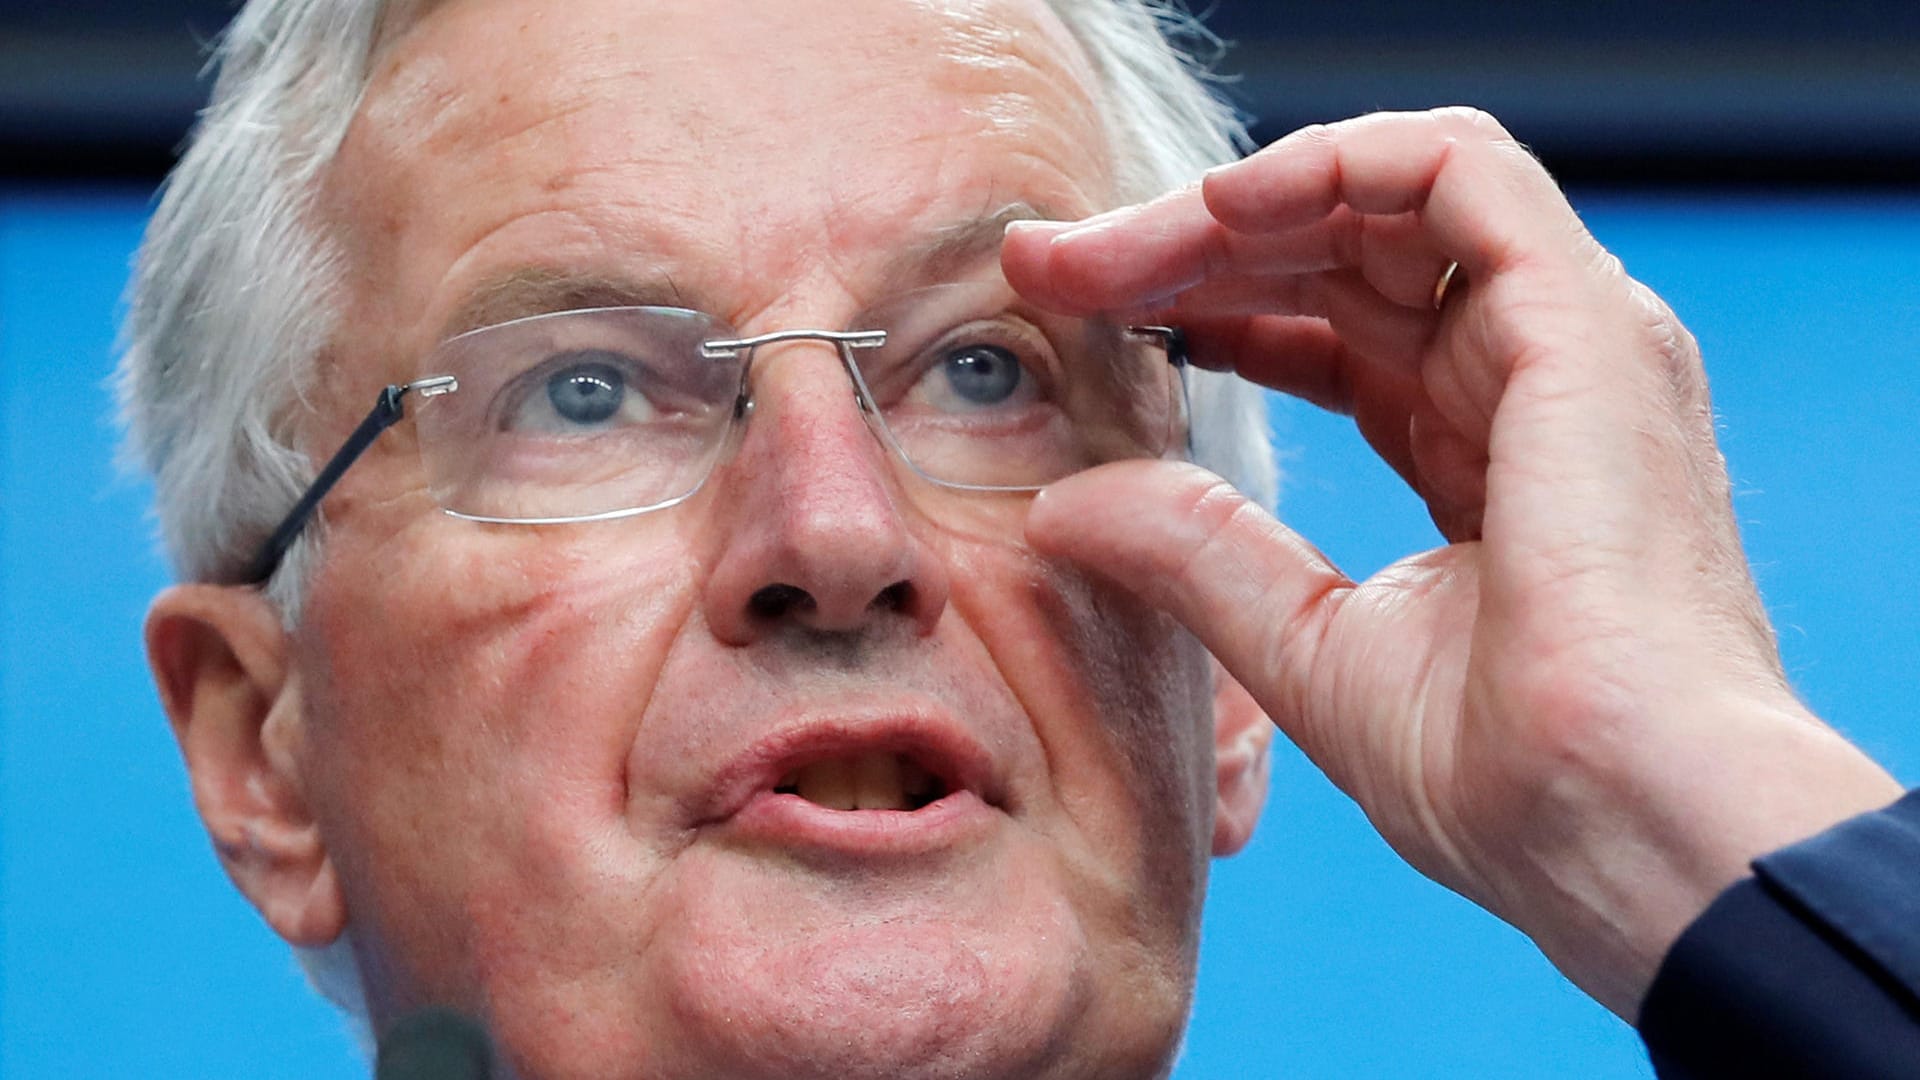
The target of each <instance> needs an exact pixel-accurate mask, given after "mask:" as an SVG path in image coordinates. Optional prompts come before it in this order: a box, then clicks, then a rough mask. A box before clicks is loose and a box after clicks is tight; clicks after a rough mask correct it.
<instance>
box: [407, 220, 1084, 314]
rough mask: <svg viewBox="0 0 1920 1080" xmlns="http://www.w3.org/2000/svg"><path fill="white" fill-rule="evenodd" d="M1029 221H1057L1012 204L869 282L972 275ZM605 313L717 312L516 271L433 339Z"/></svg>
mask: <svg viewBox="0 0 1920 1080" xmlns="http://www.w3.org/2000/svg"><path fill="white" fill-rule="evenodd" d="M1035 220H1041V221H1052V220H1057V218H1056V216H1055V215H1053V214H1051V213H1049V212H1047V211H1046V210H1045V209H1044V208H1041V207H1036V206H1034V205H1033V204H1031V203H1025V202H1015V203H1009V204H1007V205H1006V206H1003V207H1001V208H1000V209H998V210H996V211H994V212H993V213H991V214H987V215H986V216H984V217H978V218H974V219H971V220H969V221H963V222H960V223H958V224H955V225H948V226H945V227H943V228H940V229H937V230H935V231H934V232H933V233H932V234H931V235H930V236H929V237H928V238H926V239H924V240H921V241H919V242H917V243H914V244H912V245H909V246H908V247H907V248H906V249H905V250H903V251H901V252H900V253H899V254H897V255H895V256H894V257H893V258H891V259H889V260H888V261H887V263H886V265H885V267H884V269H883V270H882V272H881V275H880V276H879V277H878V278H877V279H876V280H879V281H883V282H887V283H889V285H890V286H893V287H892V288H890V290H889V291H904V290H905V289H907V288H912V287H913V286H915V285H922V284H930V283H937V282H946V281H955V280H958V279H959V278H960V276H961V275H962V274H964V273H968V272H971V271H975V270H978V269H979V268H980V264H981V263H983V262H986V261H987V260H988V259H989V258H991V257H994V256H997V255H998V254H999V251H1000V242H1001V240H1002V239H1003V238H1004V237H1005V236H1006V231H1007V224H1008V223H1009V222H1014V221H1035ZM903 283H904V284H903ZM610 307H678V308H692V309H693V310H695V311H704V312H707V313H709V314H713V313H715V312H716V310H717V309H715V308H712V307H708V306H704V305H703V304H702V303H700V301H699V299H698V298H697V297H692V296H689V295H688V294H687V293H685V292H682V291H681V289H680V287H679V286H677V285H675V284H674V282H673V280H672V279H671V278H668V277H665V276H662V277H660V278H657V279H652V280H635V279H628V278H623V277H620V276H618V275H610V274H600V273H593V272H573V271H566V270H555V269H549V268H546V267H522V268H520V269H517V270H512V271H509V272H508V273H506V274H503V275H501V276H499V277H497V278H492V279H489V280H487V281H483V282H481V283H480V284H479V285H478V286H476V287H475V288H474V289H473V290H472V292H471V293H469V294H468V297H467V299H466V300H465V301H464V302H463V303H462V304H461V305H460V306H459V307H458V308H457V309H455V311H454V313H453V315H452V316H451V317H450V318H449V319H448V320H447V323H446V325H445V326H444V327H442V328H441V334H440V338H441V340H443V341H444V340H446V339H447V338H452V337H457V336H459V335H461V334H464V333H466V332H468V331H470V330H478V329H480V328H481V327H486V326H498V325H499V324H501V323H507V322H512V321H514V320H515V319H525V318H531V317H532V316H535V315H550V314H553V313H554V312H558V311H580V310H585V309H589V308H610Z"/></svg>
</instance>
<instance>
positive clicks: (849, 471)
mask: <svg viewBox="0 0 1920 1080" xmlns="http://www.w3.org/2000/svg"><path fill="white" fill-rule="evenodd" d="M753 375H754V380H753V381H754V391H753V393H754V408H753V412H752V413H751V415H750V416H749V418H748V422H747V427H746V432H745V434H744V437H743V438H742V440H741V443H740V446H739V449H738V452H737V453H736V454H735V455H734V457H733V460H732V461H731V462H729V463H728V464H727V466H726V467H725V469H724V470H723V472H724V475H722V476H717V477H715V479H716V480H719V481H720V482H721V483H722V484H723V485H724V487H725V491H724V493H722V494H721V495H720V498H721V499H722V500H723V505H725V506H726V507H727V508H728V510H727V511H726V513H725V514H724V521H723V522H722V528H723V529H724V535H723V537H722V539H721V541H720V543H721V549H720V554H719V557H718V559H717V560H716V561H715V563H714V565H713V571H712V573H711V574H710V575H709V577H708V580H707V583H706V586H705V594H704V597H703V607H704V612H703V613H704V615H705V616H706V619H707V622H708V625H709V626H710V627H712V629H713V632H714V634H715V636H716V637H718V638H719V639H720V640H722V641H724V642H726V643H728V644H734V645H746V644H750V643H752V642H755V641H758V640H761V639H763V638H766V637H767V636H769V635H774V634H779V633H782V632H791V631H793V630H796V629H799V630H804V631H810V632H814V633H832V634H845V635H853V634H861V633H868V632H875V631H881V630H885V629H888V628H899V629H901V630H908V631H911V632H912V633H915V634H920V635H924V634H927V633H930V632H931V631H932V629H933V627H934V625H935V624H936V623H937V622H938V621H939V619H940V615H941V612H943V611H944V610H945V608H946V603H947V574H946V568H945V566H944V565H943V563H942V560H941V559H940V558H939V556H938V555H937V553H936V552H935V551H934V549H933V548H932V547H930V546H929V544H928V543H927V540H926V539H925V538H924V537H923V536H922V535H921V532H920V531H918V528H917V527H918V526H919V524H920V523H919V522H918V521H917V520H915V519H912V518H910V517H909V515H908V514H906V513H904V512H903V507H902V506H901V504H900V501H899V496H900V492H899V490H898V488H897V486H896V483H895V481H894V477H895V476H896V475H897V474H896V473H895V471H894V468H893V464H892V462H891V460H890V455H889V452H888V451H887V449H886V448H885V447H884V446H882V445H881V443H880V442H879V440H878V439H876V438H875V436H874V432H873V431H872V429H871V428H869V426H868V425H867V423H866V421H865V419H864V418H863V416H862V414H861V411H860V406H859V403H858V401H857V400H856V398H855V396H854V388H853V384H852V382H851V380H850V379H849V377H848V375H847V372H846V370H845V367H844V366H843V365H842V363H841V360H840V356H839V353H838V351H837V350H836V349H835V348H833V347H832V346H830V345H827V344H825V343H822V342H817V341H809V342H795V343H789V344H784V345H780V346H775V347H764V346H763V347H762V349H761V350H760V352H759V353H758V354H757V355H756V356H755V357H754V361H753Z"/></svg>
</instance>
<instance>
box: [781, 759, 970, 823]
mask: <svg viewBox="0 0 1920 1080" xmlns="http://www.w3.org/2000/svg"><path fill="white" fill-rule="evenodd" d="M940 788H941V784H940V781H939V779H938V778H937V777H935V776H934V775H933V774H932V773H930V772H928V771H927V770H925V769H923V768H921V767H920V766H918V765H916V764H914V763H913V762H911V761H909V760H907V759H906V758H904V757H901V756H900V755H898V754H889V753H871V754H861V755H859V756H857V757H851V758H834V759H832V760H829V761H816V762H814V763H813V764H811V765H803V766H801V767H800V768H798V769H795V770H793V771H792V772H790V773H788V774H787V775H785V776H783V777H781V778H780V783H779V785H778V786H777V787H775V788H774V790H775V791H777V792H781V793H783V794H793V795H798V796H800V797H801V798H803V799H805V800H807V801H808V802H810V803H818V804H819V805H821V806H824V807H826V808H828V809H829V810H918V809H919V808H921V807H922V806H925V805H927V804H928V803H929V802H932V801H933V800H934V799H936V798H939V797H940V795H941V794H942V792H941V790H940Z"/></svg>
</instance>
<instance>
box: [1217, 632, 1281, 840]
mask: <svg viewBox="0 0 1920 1080" xmlns="http://www.w3.org/2000/svg"><path fill="white" fill-rule="evenodd" d="M1213 736H1214V746H1213V762H1214V778H1215V786H1214V790H1215V792H1216V802H1215V804H1214V812H1213V853H1214V854H1215V855H1232V854H1234V853H1235V852H1237V851H1239V850H1240V849H1241V848H1243V847H1245V846H1246V845H1247V841H1248V840H1250V839H1252V838H1253V827H1254V824H1255V823H1256V822H1258V821H1259V819H1260V810H1261V808H1262V807H1263V806H1265V805H1266V801H1267V772H1268V762H1269V761H1270V760H1271V754H1270V753H1269V751H1270V750H1271V748H1272V744H1273V722H1272V721H1270V720H1268V719H1267V714H1266V713H1265V712H1264V711H1262V710H1261V708H1260V706H1259V705H1258V704H1257V703H1256V702H1255V701H1254V700H1253V695H1252V694H1249V693H1247V691H1246V688H1245V687H1243V686H1241V685H1240V682H1239V680H1237V679H1235V678H1234V677H1233V676H1231V675H1229V674H1227V672H1226V669H1225V668H1222V667H1221V666H1220V663H1219V661H1217V660H1216V661H1214V664H1213Z"/></svg>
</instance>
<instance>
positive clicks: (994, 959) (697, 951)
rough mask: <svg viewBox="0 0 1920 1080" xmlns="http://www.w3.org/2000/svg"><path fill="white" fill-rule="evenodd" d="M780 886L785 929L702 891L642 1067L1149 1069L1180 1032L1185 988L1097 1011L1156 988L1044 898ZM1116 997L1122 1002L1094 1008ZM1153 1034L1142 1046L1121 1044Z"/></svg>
mask: <svg viewBox="0 0 1920 1080" xmlns="http://www.w3.org/2000/svg"><path fill="white" fill-rule="evenodd" d="M962 891H965V890H962ZM787 899H788V900H789V903H787V904H786V905H785V910H783V911H782V912H781V913H780V914H781V916H782V918H781V920H780V921H781V922H782V924H783V925H782V926H781V927H780V928H779V929H780V930H781V931H782V932H779V933H753V932H747V931H744V930H743V929H742V928H743V927H757V926H760V925H761V923H760V920H758V919H755V918H753V917H752V916H755V915H759V916H764V915H767V914H768V912H767V911H766V909H765V908H762V907H760V905H757V904H753V903H752V902H750V901H749V902H746V903H744V904H730V903H723V904H719V905H715V906H716V907H717V908H719V909H722V910H712V909H709V910H708V911H707V912H706V913H705V914H706V915H707V916H708V918H707V919H705V920H702V922H703V923H704V925H703V926H701V927H700V930H701V931H711V932H710V933H709V932H697V933H694V934H690V935H688V936H687V937H686V938H684V939H683V941H684V942H685V944H686V947H684V948H679V949H676V950H675V956H674V958H673V961H672V963H671V966H670V969H669V970H670V972H671V975H670V977H669V980H668V984H669V985H670V986H671V987H672V991H671V993H670V998H671V1001H670V1009H671V1018H670V1020H669V1021H668V1027H669V1029H670V1030H671V1031H674V1032H677V1033H678V1038H679V1040H680V1041H679V1043H678V1045H677V1046H676V1047H674V1048H673V1050H672V1051H671V1052H670V1054H671V1056H672V1057H674V1058H675V1059H676V1064H675V1066H674V1067H672V1068H671V1069H669V1070H667V1071H664V1072H661V1073H658V1074H655V1073H648V1074H647V1075H661V1076H667V1075H672V1076H676V1077H677V1076H688V1077H696V1076H697V1077H729V1078H747V1077H781V1078H810V1077H818V1078H822V1080H828V1078H831V1080H869V1078H871V1080H946V1078H954V1080H958V1078H963V1077H971V1078H979V1077H1063V1076H1087V1077H1094V1076H1099V1077H1150V1076H1157V1075H1163V1074H1164V1072H1165V1068H1166V1064H1167V1062H1168V1061H1169V1060H1170V1059H1171V1057H1172V1054H1173V1052H1174V1050H1175V1048H1176V1046H1177V1042H1178V1038H1179V1033H1180V1030H1181V1028H1182V1026H1183V1022H1184V1008H1185V998H1184V993H1182V994H1177V995H1175V997H1176V998H1177V999H1178V1002H1177V1004H1174V1005H1173V1008H1172V1009H1171V1010H1169V1011H1170V1012H1171V1013H1172V1015H1170V1016H1168V1017H1165V1018H1164V1019H1162V1020H1161V1022H1159V1023H1156V1022H1154V1021H1155V1019H1156V1018H1154V1017H1147V1016H1131V1017H1126V1018H1125V1019H1124V1024H1125V1026H1124V1027H1122V1028H1121V1029H1120V1030H1115V1029H1114V1028H1113V1027H1112V1026H1110V1025H1109V1024H1108V1023H1106V1022H1105V1021H1110V1020H1112V1019H1114V1018H1115V1017H1116V1015H1117V1014H1118V1013H1124V1012H1129V1011H1131V1010H1130V1009H1129V1008H1128V1006H1130V1005H1135V1004H1138V1003H1139V1002H1140V1001H1141V1000H1142V998H1143V997H1144V998H1145V999H1146V1000H1153V996H1152V995H1134V994H1131V993H1130V992H1128V985H1127V984H1128V983H1130V982H1131V981H1132V980H1131V978H1130V977H1129V973H1127V972H1124V971H1109V970H1103V968H1104V967H1105V965H1103V964H1101V962H1100V958H1099V956H1098V955H1097V952H1096V950H1094V949H1092V948H1091V947H1090V946H1089V935H1088V933H1087V932H1086V930H1085V928H1084V927H1083V926H1082V925H1081V923H1080V922H1079V920H1078V918H1077V917H1076V915H1075V914H1074V912H1073V911H1072V910H1071V908H1070V907H1069V905H1067V904H1066V903H1065V902H1064V901H1062V900H1060V899H1059V898H1058V897H1057V896H1052V897H1049V896H1045V895H1041V893H1040V890H1037V889H1031V888H1029V889H1019V888H1015V889H1009V890H1005V891H1004V892H1003V894H1002V895H1001V896H999V897H997V898H995V900H997V902H996V903H990V904H987V905H968V907H971V908H973V910H971V911H966V910H956V909H955V908H953V907H951V906H944V905H942V904H941V903H940V902H939V901H938V900H934V901H933V902H931V903H929V902H928V901H929V897H928V896H927V895H926V894H924V893H922V894H920V895H919V896H918V897H908V896H906V895H900V896H895V897H889V896H886V895H881V896H877V897H867V898H866V900H867V902H866V903H855V904H853V905H845V906H841V905H834V904H832V903H822V902H821V899H822V898H820V897H818V896H815V897H813V898H811V900H808V899H797V898H793V897H789V898H787ZM843 899H844V898H843ZM948 899H950V900H951V899H953V898H952V897H949V898H948ZM743 907H744V908H747V909H754V908H759V910H757V911H756V910H741V908H743ZM1116 995H1117V996H1118V997H1119V998H1120V999H1121V1000H1122V1001H1123V1002H1125V1003H1126V1004H1124V1005H1121V1006H1119V1007H1115V1006H1114V1005H1113V1003H1112V1002H1111V1001H1110V1000H1109V1001H1108V1002H1107V1003H1106V1004H1107V1007H1105V1008H1103V1007H1101V1006H1102V999H1103V998H1111V997H1113V996H1116ZM1150 1032H1157V1034H1154V1035H1152V1036H1151V1037H1149V1038H1148V1039H1147V1040H1146V1041H1147V1042H1148V1043H1149V1044H1150V1045H1145V1046H1130V1044H1132V1043H1135V1042H1137V1041H1140V1039H1141V1037H1142V1036H1144V1035H1148V1034H1149V1033H1150Z"/></svg>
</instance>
